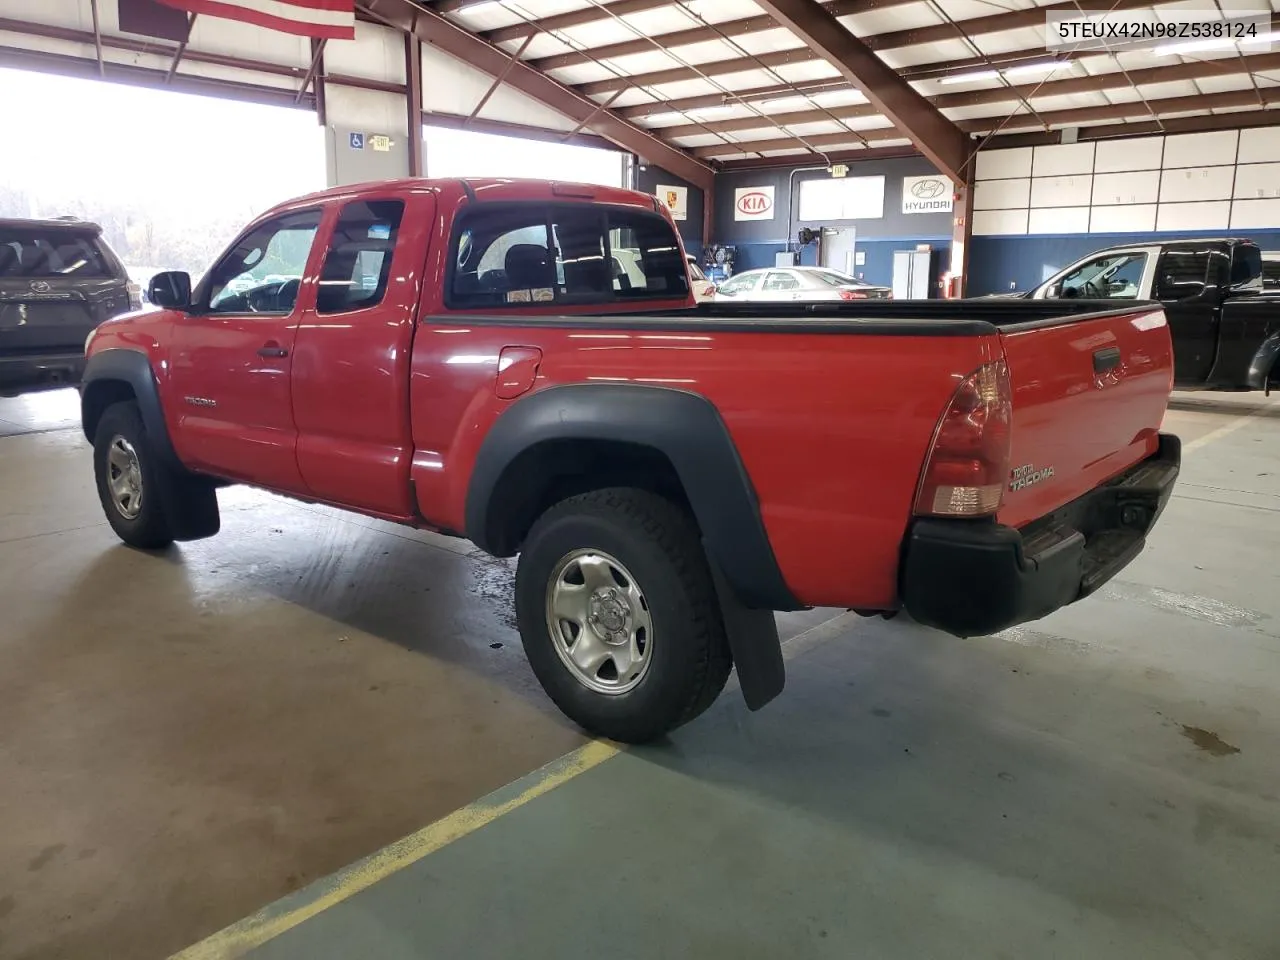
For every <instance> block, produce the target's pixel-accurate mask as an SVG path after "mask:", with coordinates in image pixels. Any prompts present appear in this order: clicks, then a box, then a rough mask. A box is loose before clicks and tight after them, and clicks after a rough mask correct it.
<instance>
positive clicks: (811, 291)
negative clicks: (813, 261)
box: [715, 267, 893, 303]
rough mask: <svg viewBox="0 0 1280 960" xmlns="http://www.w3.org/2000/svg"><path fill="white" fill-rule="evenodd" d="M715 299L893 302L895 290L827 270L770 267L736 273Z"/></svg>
mask: <svg viewBox="0 0 1280 960" xmlns="http://www.w3.org/2000/svg"><path fill="white" fill-rule="evenodd" d="M715 299H716V301H717V302H730V303H794V302H797V301H799V302H803V303H808V302H818V303H820V302H822V301H825V300H892V299H893V291H892V290H891V289H889V288H888V287H877V286H875V285H874V284H870V283H865V282H864V281H862V280H859V279H858V278H856V277H851V276H849V274H847V273H841V272H840V271H839V270H831V269H829V268H827V267H769V268H767V269H762V270H747V271H745V272H743V273H739V274H736V275H735V276H733V277H731V278H730V279H728V280H726V281H725V282H724V283H722V284H720V287H719V289H717V290H716V295H715Z"/></svg>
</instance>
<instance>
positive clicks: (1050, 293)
mask: <svg viewBox="0 0 1280 960" xmlns="http://www.w3.org/2000/svg"><path fill="white" fill-rule="evenodd" d="M1044 295H1045V297H1046V299H1050V300H1056V299H1057V298H1058V297H1060V296H1062V284H1060V283H1055V284H1053V285H1052V286H1050V287H1049V289H1048V290H1046V291H1045V292H1044Z"/></svg>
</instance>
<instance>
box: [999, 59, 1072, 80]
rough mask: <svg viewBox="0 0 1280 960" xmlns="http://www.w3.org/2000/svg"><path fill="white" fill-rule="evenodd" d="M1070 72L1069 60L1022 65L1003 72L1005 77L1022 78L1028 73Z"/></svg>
mask: <svg viewBox="0 0 1280 960" xmlns="http://www.w3.org/2000/svg"><path fill="white" fill-rule="evenodd" d="M1063 69H1066V70H1070V69H1071V61H1070V60H1047V61H1045V62H1044V63H1024V64H1023V65H1022V66H1019V67H1008V68H1006V69H1005V71H1004V75H1005V76H1006V77H1015V76H1022V75H1023V74H1028V73H1056V72H1057V71H1059V70H1063Z"/></svg>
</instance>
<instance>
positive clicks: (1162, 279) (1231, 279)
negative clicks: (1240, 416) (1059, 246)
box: [1005, 239, 1280, 392]
mask: <svg viewBox="0 0 1280 960" xmlns="http://www.w3.org/2000/svg"><path fill="white" fill-rule="evenodd" d="M1263 256H1264V255H1263V253H1262V251H1260V250H1259V249H1258V246H1257V244H1255V243H1254V242H1253V241H1251V240H1231V239H1224V240H1199V239H1196V240H1167V241H1164V242H1163V243H1148V244H1126V245H1122V246H1116V247H1108V248H1106V249H1105V250H1098V251H1096V252H1094V253H1091V254H1089V256H1087V257H1084V258H1082V259H1080V260H1077V261H1076V262H1075V263H1073V264H1071V265H1070V266H1069V267H1067V268H1066V269H1064V270H1059V271H1058V272H1057V273H1056V274H1054V275H1053V276H1052V277H1050V278H1049V279H1048V280H1046V281H1045V282H1044V283H1042V284H1040V286H1038V287H1036V288H1035V289H1033V290H1030V291H1028V292H1026V293H1021V294H1012V295H1005V296H1015V297H1026V298H1030V299H1033V300H1046V299H1049V300H1051V299H1057V298H1089V299H1107V300H1159V301H1160V302H1161V303H1162V304H1163V305H1164V310H1165V315H1166V317H1168V321H1169V330H1170V333H1171V334H1172V336H1173V356H1174V377H1175V379H1176V381H1177V383H1178V385H1179V386H1187V387H1196V386H1207V387H1216V388H1220V389H1232V390H1239V389H1252V390H1267V391H1268V392H1270V390H1271V389H1273V388H1274V387H1276V386H1277V385H1280V364H1277V363H1276V358H1277V357H1278V356H1280V299H1277V298H1276V297H1274V296H1272V295H1270V294H1267V295H1262V294H1264V293H1265V292H1266V290H1267V286H1268V285H1267V284H1266V282H1265V276H1266V273H1264V270H1266V272H1268V273H1269V272H1271V271H1270V269H1269V267H1268V266H1267V264H1266V263H1265V261H1264V259H1263Z"/></svg>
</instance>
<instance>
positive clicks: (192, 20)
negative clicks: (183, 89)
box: [164, 13, 200, 83]
mask: <svg viewBox="0 0 1280 960" xmlns="http://www.w3.org/2000/svg"><path fill="white" fill-rule="evenodd" d="M198 16H200V14H198V13H193V14H191V16H189V17H188V18H187V38H186V39H185V40H183V41H182V42H181V43H180V44H178V49H177V50H175V51H174V52H173V60H172V61H171V62H170V63H169V72H168V73H166V74H165V75H164V82H165V83H170V82H172V80H173V75H174V74H175V73H177V72H178V64H180V63H181V62H182V55H183V54H184V53H186V52H187V44H188V43H190V42H191V28H192V27H194V26H195V25H196V17H198Z"/></svg>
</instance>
